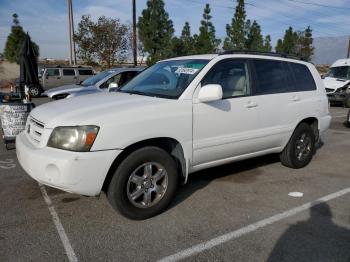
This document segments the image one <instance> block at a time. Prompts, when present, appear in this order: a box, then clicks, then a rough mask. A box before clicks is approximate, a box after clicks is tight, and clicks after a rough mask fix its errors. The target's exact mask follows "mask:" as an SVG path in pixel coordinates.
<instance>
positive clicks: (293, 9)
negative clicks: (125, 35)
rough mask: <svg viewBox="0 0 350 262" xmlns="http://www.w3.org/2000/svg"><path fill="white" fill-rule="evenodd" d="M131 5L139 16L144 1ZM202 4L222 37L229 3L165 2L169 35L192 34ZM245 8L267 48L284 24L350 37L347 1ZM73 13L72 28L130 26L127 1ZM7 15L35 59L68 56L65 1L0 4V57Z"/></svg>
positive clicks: (85, 3) (271, 2)
mask: <svg viewBox="0 0 350 262" xmlns="http://www.w3.org/2000/svg"><path fill="white" fill-rule="evenodd" d="M136 1H137V13H138V16H139V15H140V14H141V12H142V9H144V8H145V6H146V0H136ZM205 3H209V4H211V8H212V16H213V23H214V25H215V27H216V31H217V37H219V38H224V37H225V35H226V32H225V25H226V24H227V23H230V22H231V19H232V16H233V13H234V8H235V6H236V1H235V0H165V8H166V10H167V12H168V13H169V15H170V18H171V19H172V20H173V23H174V27H175V30H176V32H175V34H177V35H178V34H180V33H181V29H182V27H183V24H184V23H185V21H189V22H190V25H191V30H192V33H197V31H198V27H199V24H200V20H201V18H202V13H203V8H204V5H205ZM313 4H316V5H313ZM322 5H331V6H333V8H331V7H324V6H322ZM335 7H338V8H335ZM246 9H247V18H249V19H251V20H254V19H256V20H257V21H258V22H259V24H260V25H261V26H262V32H263V34H264V35H266V34H270V35H271V36H272V41H273V45H275V42H276V40H277V39H278V38H279V37H282V36H283V34H284V31H285V30H286V28H287V27H288V26H289V25H291V26H293V28H295V29H298V30H301V29H304V28H305V27H307V26H308V25H311V27H312V29H314V36H340V35H350V26H349V25H350V15H349V13H350V0H332V1H330V0H249V1H246ZM73 10H74V23H75V25H76V24H77V23H78V22H79V20H80V18H81V16H82V15H83V14H90V15H91V16H92V18H93V19H96V18H98V17H99V16H102V15H104V16H107V17H112V18H119V19H120V20H121V21H123V22H129V23H130V22H131V0H73ZM13 13H17V14H18V15H19V20H20V23H21V25H22V26H23V28H24V30H25V31H28V32H29V33H30V35H31V37H32V39H33V40H34V41H35V42H36V43H37V44H38V45H39V46H40V53H41V54H40V55H41V57H47V58H67V57H68V26H67V1H66V0H0V52H2V50H3V48H4V45H5V42H6V38H7V35H8V34H9V32H10V30H11V24H12V14H13Z"/></svg>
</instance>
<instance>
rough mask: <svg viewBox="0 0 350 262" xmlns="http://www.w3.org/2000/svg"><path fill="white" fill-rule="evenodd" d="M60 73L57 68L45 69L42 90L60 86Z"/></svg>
mask: <svg viewBox="0 0 350 262" xmlns="http://www.w3.org/2000/svg"><path fill="white" fill-rule="evenodd" d="M61 83H62V82H61V72H60V69H58V68H47V69H46V72H45V76H43V88H44V89H48V88H52V87H57V86H60V85H61Z"/></svg>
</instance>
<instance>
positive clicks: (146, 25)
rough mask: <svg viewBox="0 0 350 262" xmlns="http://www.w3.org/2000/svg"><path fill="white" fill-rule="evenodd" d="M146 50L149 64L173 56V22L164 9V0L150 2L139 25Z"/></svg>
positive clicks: (140, 18) (150, 0) (149, 0)
mask: <svg viewBox="0 0 350 262" xmlns="http://www.w3.org/2000/svg"><path fill="white" fill-rule="evenodd" d="M137 26H138V28H139V37H140V40H141V41H142V43H143V46H144V50H145V51H146V52H147V53H148V54H149V56H148V58H147V64H148V65H152V64H154V63H156V62H157V61H159V60H161V59H164V58H167V57H169V56H171V54H172V46H173V43H172V37H173V34H174V27H173V22H172V21H171V20H170V19H169V15H168V13H167V12H166V11H165V9H164V1H163V0H148V1H147V7H146V9H144V10H143V11H142V15H141V16H140V17H139V21H138V24H137Z"/></svg>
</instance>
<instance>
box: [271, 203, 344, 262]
mask: <svg viewBox="0 0 350 262" xmlns="http://www.w3.org/2000/svg"><path fill="white" fill-rule="evenodd" d="M289 261H290V262H292V261H293V262H294V261H298V262H316V261H322V262H333V261H338V262H349V261H350V230H349V229H347V228H344V227H341V226H338V225H336V224H335V223H333V221H332V212H331V209H330V207H329V206H328V205H327V204H326V203H320V204H319V205H316V206H314V207H312V208H311V209H310V218H309V219H308V220H307V221H303V222H298V223H297V224H295V225H292V226H290V227H289V228H288V229H287V231H286V232H285V233H284V234H283V235H282V236H281V238H280V239H279V240H278V241H277V243H276V245H275V247H274V248H273V250H272V252H271V254H270V256H269V258H268V259H267V262H289Z"/></svg>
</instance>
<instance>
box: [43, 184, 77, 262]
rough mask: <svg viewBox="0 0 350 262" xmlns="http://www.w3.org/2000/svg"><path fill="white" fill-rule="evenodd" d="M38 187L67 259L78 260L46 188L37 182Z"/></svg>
mask: <svg viewBox="0 0 350 262" xmlns="http://www.w3.org/2000/svg"><path fill="white" fill-rule="evenodd" d="M39 188H40V191H41V194H42V195H43V198H44V200H45V202H46V204H47V206H48V208H49V211H50V214H51V217H52V220H53V223H54V224H55V226H56V229H57V232H58V235H59V236H60V238H61V242H62V244H63V247H64V249H65V251H66V254H67V257H68V260H69V261H70V262H76V261H78V258H77V256H76V255H75V253H74V250H73V248H72V245H71V244H70V242H69V239H68V237H67V234H66V232H65V231H64V228H63V226H62V223H61V221H60V218H59V217H58V214H57V212H56V210H55V208H54V207H53V205H52V201H51V198H50V197H49V195H48V194H47V192H46V189H45V186H44V185H43V184H40V183H39Z"/></svg>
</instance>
